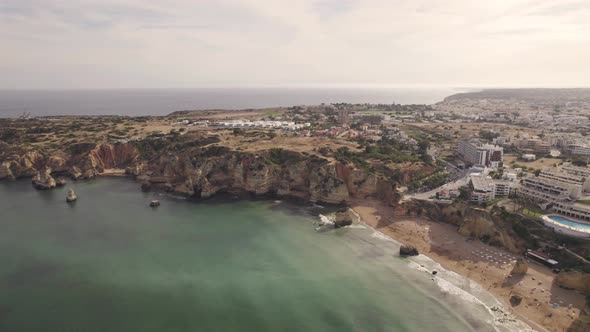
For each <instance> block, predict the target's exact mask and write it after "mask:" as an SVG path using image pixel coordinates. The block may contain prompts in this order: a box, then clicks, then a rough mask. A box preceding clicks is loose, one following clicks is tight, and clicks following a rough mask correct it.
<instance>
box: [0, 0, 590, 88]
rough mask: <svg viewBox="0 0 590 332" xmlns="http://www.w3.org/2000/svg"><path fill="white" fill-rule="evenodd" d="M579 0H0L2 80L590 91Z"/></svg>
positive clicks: (585, 13)
mask: <svg viewBox="0 0 590 332" xmlns="http://www.w3.org/2000/svg"><path fill="white" fill-rule="evenodd" d="M589 17H590V1H588V0H494V1H488V0H383V1H382V0H166V1H161V0H158V1H151V0H120V1H113V0H2V1H1V2H0V89H23V88H24V89H26V88H49V89H51V88H82V89H92V88H198V87H269V86H277V87H339V86H342V87H357V86H358V87H361V86H362V87H438V86H445V87H448V86H454V87H481V86H495V87H500V86H506V87H513V86H531V87H533V86H546V87H590V19H589Z"/></svg>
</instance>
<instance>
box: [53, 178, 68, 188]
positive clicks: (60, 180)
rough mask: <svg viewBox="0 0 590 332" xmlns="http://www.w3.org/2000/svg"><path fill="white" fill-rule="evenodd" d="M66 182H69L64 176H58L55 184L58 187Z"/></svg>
mask: <svg viewBox="0 0 590 332" xmlns="http://www.w3.org/2000/svg"><path fill="white" fill-rule="evenodd" d="M66 183H67V182H66V179H64V178H57V179H55V186H56V187H63V186H65V185H66Z"/></svg>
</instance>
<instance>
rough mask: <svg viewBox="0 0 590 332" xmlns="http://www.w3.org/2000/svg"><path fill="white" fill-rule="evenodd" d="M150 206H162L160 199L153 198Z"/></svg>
mask: <svg viewBox="0 0 590 332" xmlns="http://www.w3.org/2000/svg"><path fill="white" fill-rule="evenodd" d="M150 206H151V207H156V206H160V201H158V200H153V201H151V202H150Z"/></svg>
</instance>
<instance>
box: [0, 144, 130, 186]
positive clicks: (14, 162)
mask: <svg viewBox="0 0 590 332" xmlns="http://www.w3.org/2000/svg"><path fill="white" fill-rule="evenodd" d="M138 159H139V152H138V151H137V149H136V148H135V147H134V146H133V145H131V144H114V145H113V144H101V145H98V146H95V145H88V146H87V148H86V149H82V150H81V151H74V152H72V153H68V152H65V151H64V152H61V153H60V154H59V155H49V156H48V155H44V154H41V153H39V152H25V153H23V154H18V153H14V154H9V155H8V156H5V157H4V160H2V162H1V163H0V180H3V179H7V180H13V179H17V178H31V177H35V176H38V175H39V174H45V173H49V174H53V175H55V174H58V175H69V176H70V177H72V178H74V179H91V178H93V177H95V176H96V175H98V174H100V173H103V172H104V170H105V169H109V168H125V167H126V166H127V165H132V164H134V163H136V162H137V161H138Z"/></svg>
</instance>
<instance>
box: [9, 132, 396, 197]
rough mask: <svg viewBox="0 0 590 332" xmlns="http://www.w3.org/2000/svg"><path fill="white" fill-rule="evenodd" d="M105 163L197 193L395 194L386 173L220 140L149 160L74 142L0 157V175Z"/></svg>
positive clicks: (86, 175)
mask: <svg viewBox="0 0 590 332" xmlns="http://www.w3.org/2000/svg"><path fill="white" fill-rule="evenodd" d="M107 169H125V171H126V173H127V174H129V175H133V176H135V177H136V178H137V179H138V180H139V181H141V182H143V188H144V189H148V188H156V189H160V190H166V191H170V192H174V193H177V194H181V195H186V196H193V197H198V198H207V197H211V196H212V195H215V194H217V193H234V194H238V193H251V194H254V195H276V196H289V197H294V198H299V199H304V200H309V201H313V202H326V203H333V204H340V203H344V202H347V201H348V200H349V199H350V198H352V197H368V196H371V197H375V198H379V199H381V200H384V201H387V202H391V201H392V200H393V199H395V196H396V195H395V192H396V191H395V185H394V184H392V183H391V182H390V181H388V180H387V179H385V178H384V177H382V176H378V175H376V174H371V173H368V172H366V171H363V170H360V169H357V168H354V167H352V166H346V165H343V164H341V163H338V162H334V161H329V160H327V159H323V158H320V157H317V156H315V155H304V154H301V153H298V152H293V151H287V150H282V149H272V150H267V151H259V152H239V151H233V150H230V149H229V148H226V147H221V146H212V147H209V148H195V149H186V150H181V151H170V150H163V151H160V152H159V153H158V154H157V155H151V156H150V157H149V158H147V157H146V156H142V154H141V153H140V151H139V150H138V148H137V147H136V146H135V145H133V144H130V143H127V144H101V145H95V144H92V143H78V144H74V145H71V146H70V147H69V148H68V149H67V151H63V153H60V155H51V156H47V155H43V154H41V153H38V152H26V153H23V154H21V155H18V154H14V155H10V156H8V157H5V158H4V160H2V162H1V163H0V179H15V178H24V177H33V176H35V175H37V174H44V175H45V174H46V175H47V176H49V177H51V174H53V175H56V174H57V175H67V176H69V177H71V178H73V179H90V178H93V177H95V176H97V175H99V174H101V173H103V172H105V170H107ZM45 178H46V177H44V179H45Z"/></svg>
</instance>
